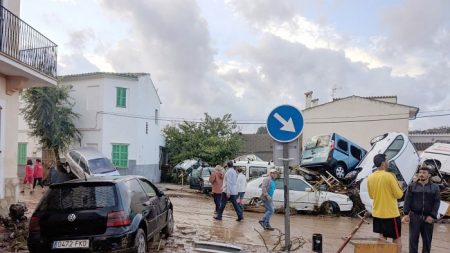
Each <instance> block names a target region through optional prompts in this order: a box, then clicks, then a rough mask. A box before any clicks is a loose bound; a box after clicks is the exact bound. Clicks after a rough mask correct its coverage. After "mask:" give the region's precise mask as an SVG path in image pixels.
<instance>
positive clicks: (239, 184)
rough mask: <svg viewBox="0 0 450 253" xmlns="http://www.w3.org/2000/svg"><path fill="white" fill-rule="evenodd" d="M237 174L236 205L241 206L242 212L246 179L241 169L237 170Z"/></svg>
mask: <svg viewBox="0 0 450 253" xmlns="http://www.w3.org/2000/svg"><path fill="white" fill-rule="evenodd" d="M237 172H238V173H239V174H238V178H237V190H238V198H237V203H238V204H239V205H240V206H241V208H242V210H244V194H245V189H246V188H247V177H246V176H245V174H244V170H243V169H242V168H237Z"/></svg>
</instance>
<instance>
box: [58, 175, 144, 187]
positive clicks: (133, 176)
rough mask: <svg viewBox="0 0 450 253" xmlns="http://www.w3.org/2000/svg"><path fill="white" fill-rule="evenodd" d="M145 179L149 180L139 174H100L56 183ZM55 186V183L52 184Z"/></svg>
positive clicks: (114, 181)
mask: <svg viewBox="0 0 450 253" xmlns="http://www.w3.org/2000/svg"><path fill="white" fill-rule="evenodd" d="M135 178H136V179H145V180H147V181H148V179H147V178H145V177H143V176H137V175H128V176H98V177H88V178H86V179H73V180H69V181H66V182H64V183H59V184H54V185H55V186H57V185H66V184H80V183H86V182H88V183H96V182H99V183H114V184H115V183H118V182H124V181H128V180H130V179H135ZM52 186H53V185H52Z"/></svg>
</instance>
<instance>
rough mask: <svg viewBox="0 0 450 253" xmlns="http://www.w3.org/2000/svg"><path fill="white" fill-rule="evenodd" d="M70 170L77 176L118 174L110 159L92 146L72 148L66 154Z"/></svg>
mask: <svg viewBox="0 0 450 253" xmlns="http://www.w3.org/2000/svg"><path fill="white" fill-rule="evenodd" d="M66 162H68V163H69V165H70V171H71V172H72V174H74V175H75V176H76V177H77V178H88V177H90V176H120V174H119V171H117V169H116V168H115V167H114V166H113V165H112V163H111V161H110V160H109V159H108V158H107V157H106V156H105V155H103V154H102V153H101V152H100V151H98V150H97V149H94V148H78V149H72V150H70V151H69V152H67V154H66Z"/></svg>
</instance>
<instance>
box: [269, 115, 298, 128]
mask: <svg viewBox="0 0 450 253" xmlns="http://www.w3.org/2000/svg"><path fill="white" fill-rule="evenodd" d="M273 116H274V117H275V119H277V120H278V121H279V122H280V123H281V124H282V125H283V126H282V127H281V128H280V130H283V131H286V132H293V133H295V126H294V122H293V121H292V118H289V120H288V121H286V120H285V119H284V118H283V117H281V115H280V114H278V113H275V114H274V115H273Z"/></svg>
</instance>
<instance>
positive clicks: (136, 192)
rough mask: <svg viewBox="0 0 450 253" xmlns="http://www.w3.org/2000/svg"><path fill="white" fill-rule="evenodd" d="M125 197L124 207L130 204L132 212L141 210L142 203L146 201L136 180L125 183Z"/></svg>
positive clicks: (145, 195)
mask: <svg viewBox="0 0 450 253" xmlns="http://www.w3.org/2000/svg"><path fill="white" fill-rule="evenodd" d="M125 190H126V193H127V194H126V195H127V196H128V198H127V200H126V202H127V203H125V206H128V205H130V204H131V207H132V209H133V210H136V209H139V208H142V203H144V202H146V201H147V200H148V197H147V194H145V192H144V190H143V189H142V187H141V185H140V184H139V182H137V180H136V179H131V180H128V181H126V182H125Z"/></svg>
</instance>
